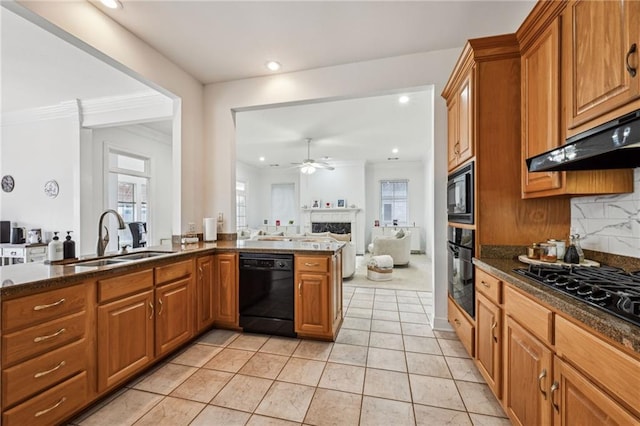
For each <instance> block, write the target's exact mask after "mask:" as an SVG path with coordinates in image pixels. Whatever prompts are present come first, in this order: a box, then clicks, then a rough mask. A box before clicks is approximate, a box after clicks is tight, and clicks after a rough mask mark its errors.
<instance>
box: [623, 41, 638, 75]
mask: <svg viewBox="0 0 640 426" xmlns="http://www.w3.org/2000/svg"><path fill="white" fill-rule="evenodd" d="M637 50H638V46H636V44H635V43H633V44H632V45H631V47H630V48H629V51H628V52H627V56H626V57H625V65H626V66H627V72H628V73H629V75H631V77H635V76H636V69H635V68H632V67H631V65H630V64H629V57H631V55H632V54H634V53H636V51H637Z"/></svg>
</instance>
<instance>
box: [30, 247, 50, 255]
mask: <svg viewBox="0 0 640 426" xmlns="http://www.w3.org/2000/svg"><path fill="white" fill-rule="evenodd" d="M45 254H47V246H42V247H30V248H29V255H30V256H42V255H45Z"/></svg>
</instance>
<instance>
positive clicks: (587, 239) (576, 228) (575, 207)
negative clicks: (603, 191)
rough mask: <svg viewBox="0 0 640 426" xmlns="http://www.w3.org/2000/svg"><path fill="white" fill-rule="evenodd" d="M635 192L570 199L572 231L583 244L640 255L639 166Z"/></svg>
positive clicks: (606, 250)
mask: <svg viewBox="0 0 640 426" xmlns="http://www.w3.org/2000/svg"><path fill="white" fill-rule="evenodd" d="M633 185H634V192H632V193H630V194H620V195H600V196H590V197H575V198H572V199H571V230H572V231H571V232H572V233H576V232H577V233H578V234H580V236H581V237H582V239H581V241H580V244H581V246H582V248H585V249H589V250H595V251H600V252H605V253H613V254H618V255H623V256H630V257H640V168H637V169H635V170H634V175H633Z"/></svg>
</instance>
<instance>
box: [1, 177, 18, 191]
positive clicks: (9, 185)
mask: <svg viewBox="0 0 640 426" xmlns="http://www.w3.org/2000/svg"><path fill="white" fill-rule="evenodd" d="M14 186H15V181H14V180H13V176H11V175H4V176H2V190H3V191H4V192H11V191H13V187H14Z"/></svg>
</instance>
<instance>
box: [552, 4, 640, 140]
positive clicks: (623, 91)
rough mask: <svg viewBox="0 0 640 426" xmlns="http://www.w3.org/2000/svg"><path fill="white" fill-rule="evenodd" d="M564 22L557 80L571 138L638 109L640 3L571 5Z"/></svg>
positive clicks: (639, 98)
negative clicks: (560, 81)
mask: <svg viewBox="0 0 640 426" xmlns="http://www.w3.org/2000/svg"><path fill="white" fill-rule="evenodd" d="M563 16H564V21H565V25H564V31H563V43H564V45H563V52H562V54H563V58H564V59H563V64H564V68H565V69H564V72H563V73H562V74H563V75H564V76H565V82H566V86H567V87H566V90H565V103H566V105H565V106H566V109H565V110H566V125H567V129H568V133H567V136H572V135H574V134H576V133H579V132H581V131H584V130H587V129H589V128H592V127H594V126H596V125H598V124H602V123H603V122H606V121H609V120H611V119H614V118H616V117H618V116H621V115H623V114H625V113H627V112H631V111H634V110H636V109H638V107H639V106H640V69H638V68H639V65H640V60H639V57H640V2H638V1H625V0H611V1H587V0H580V1H571V2H569V4H568V5H567V7H566V9H565V12H564V15H563ZM633 45H635V46H636V48H635V52H632V50H633V49H632V46H633ZM627 66H629V67H631V68H635V69H636V75H635V76H632V72H630V71H629V70H628V69H627ZM633 101H636V102H633ZM632 102H633V103H632Z"/></svg>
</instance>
